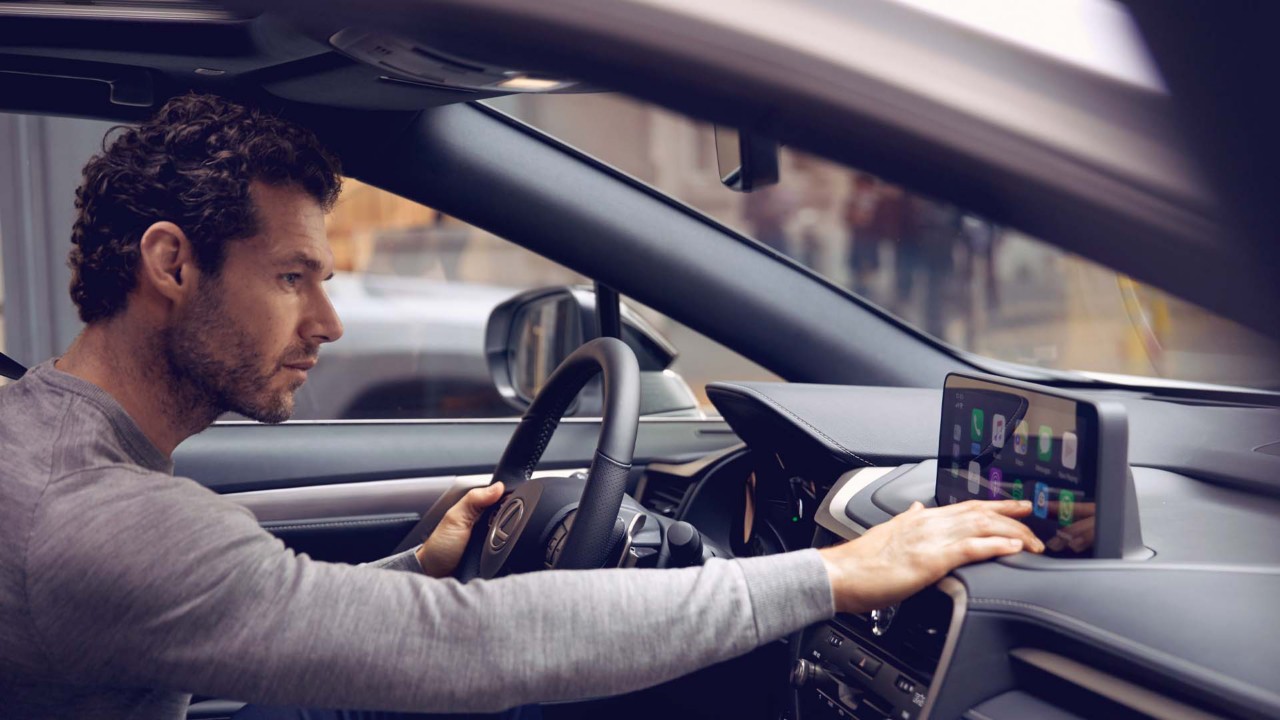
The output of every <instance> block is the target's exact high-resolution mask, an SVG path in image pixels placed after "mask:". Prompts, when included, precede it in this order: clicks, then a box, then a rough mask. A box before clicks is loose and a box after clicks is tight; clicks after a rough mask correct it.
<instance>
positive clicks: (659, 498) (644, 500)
mask: <svg viewBox="0 0 1280 720" xmlns="http://www.w3.org/2000/svg"><path fill="white" fill-rule="evenodd" d="M690 487H692V485H691V484H690V482H689V478H683V477H678V476H675V475H667V474H666V473H655V472H648V473H645V476H644V485H643V487H641V489H640V491H639V493H638V494H639V495H640V504H641V505H644V506H645V507H646V508H648V509H650V510H652V511H654V512H656V513H658V514H659V515H665V516H667V517H669V518H674V517H676V515H677V514H678V513H679V512H680V507H681V506H682V505H683V504H684V499H685V496H687V495H688V494H689V488H690Z"/></svg>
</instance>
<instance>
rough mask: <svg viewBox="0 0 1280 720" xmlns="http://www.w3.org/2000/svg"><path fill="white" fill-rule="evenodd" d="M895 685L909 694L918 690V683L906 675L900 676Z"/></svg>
mask: <svg viewBox="0 0 1280 720" xmlns="http://www.w3.org/2000/svg"><path fill="white" fill-rule="evenodd" d="M894 687H896V688H898V689H899V690H901V691H902V692H904V693H906V694H908V695H910V694H911V693H913V692H915V691H916V684H915V683H913V682H911V679H910V678H908V677H907V676H905V675H899V676H898V681H897V682H896V683H894Z"/></svg>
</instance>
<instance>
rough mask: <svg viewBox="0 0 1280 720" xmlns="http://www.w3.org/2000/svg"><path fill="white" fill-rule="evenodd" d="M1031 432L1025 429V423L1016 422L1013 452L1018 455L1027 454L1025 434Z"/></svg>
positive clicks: (1022, 421)
mask: <svg viewBox="0 0 1280 720" xmlns="http://www.w3.org/2000/svg"><path fill="white" fill-rule="evenodd" d="M1030 431H1031V430H1030V428H1028V427H1027V421H1026V420H1021V421H1019V422H1018V427H1017V428H1016V429H1015V430H1014V431H1013V451H1014V452H1016V453H1018V454H1019V455H1026V454H1027V433H1029V432H1030Z"/></svg>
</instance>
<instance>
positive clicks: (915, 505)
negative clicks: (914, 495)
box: [902, 500, 924, 515]
mask: <svg viewBox="0 0 1280 720" xmlns="http://www.w3.org/2000/svg"><path fill="white" fill-rule="evenodd" d="M921 510H924V503H922V502H920V501H919V500H916V501H914V502H912V503H911V507H909V508H907V512H906V513H902V514H903V515H906V514H907V513H915V512H920V511H921Z"/></svg>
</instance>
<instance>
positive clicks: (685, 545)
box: [667, 520, 702, 567]
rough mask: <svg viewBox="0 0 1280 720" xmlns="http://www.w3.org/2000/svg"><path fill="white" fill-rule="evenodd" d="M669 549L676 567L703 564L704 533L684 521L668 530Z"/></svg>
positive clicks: (672, 562)
mask: <svg viewBox="0 0 1280 720" xmlns="http://www.w3.org/2000/svg"><path fill="white" fill-rule="evenodd" d="M667 548H668V549H669V550H670V551H671V564H672V565H674V566H675V567H692V566H694V565H701V564H702V533H700V532H698V529H697V528H695V527H694V526H692V525H690V524H689V523H687V522H685V521H683V520H680V521H677V522H674V523H672V524H671V527H669V528H667Z"/></svg>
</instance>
